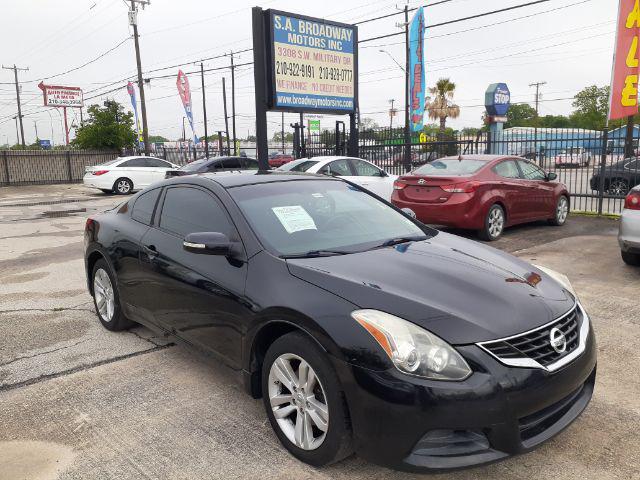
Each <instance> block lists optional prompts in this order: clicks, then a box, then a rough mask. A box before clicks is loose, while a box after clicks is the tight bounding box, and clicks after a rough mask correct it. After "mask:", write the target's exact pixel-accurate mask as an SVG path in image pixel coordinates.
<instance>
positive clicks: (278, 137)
mask: <svg viewBox="0 0 640 480" xmlns="http://www.w3.org/2000/svg"><path fill="white" fill-rule="evenodd" d="M271 141H272V142H274V143H282V132H281V131H280V130H277V131H276V132H274V134H273V137H272V138H271ZM284 141H285V142H286V143H292V142H293V133H292V132H284Z"/></svg>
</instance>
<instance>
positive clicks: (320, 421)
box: [262, 333, 353, 467]
mask: <svg viewBox="0 0 640 480" xmlns="http://www.w3.org/2000/svg"><path fill="white" fill-rule="evenodd" d="M262 393H263V402H264V407H265V410H266V412H267V416H268V417H269V421H270V422H271V426H272V427H273V430H274V431H275V433H276V435H277V436H278V439H279V440H280V442H281V443H282V445H284V447H285V448H286V449H287V450H288V451H289V452H290V453H291V454H292V455H293V456H294V457H296V458H297V459H299V460H301V461H303V462H305V463H308V464H310V465H313V466H316V467H320V466H323V465H328V464H330V463H334V462H337V461H339V460H342V459H343V458H345V457H347V456H349V455H351V453H352V452H353V448H352V437H351V426H350V423H349V417H348V414H347V407H346V402H345V400H344V392H343V391H342V387H341V385H340V383H339V381H338V379H337V376H336V373H335V371H334V369H333V367H332V366H331V363H330V362H329V360H328V359H327V356H326V354H325V353H324V352H323V351H322V349H321V348H320V347H319V346H318V345H317V344H316V343H314V342H313V341H312V340H311V339H309V337H307V336H306V335H303V334H301V333H290V334H287V335H284V336H283V337H280V338H279V339H277V340H276V341H275V342H274V343H273V344H272V345H271V346H270V347H269V350H268V351H267V354H266V356H265V359H264V363H263V366H262Z"/></svg>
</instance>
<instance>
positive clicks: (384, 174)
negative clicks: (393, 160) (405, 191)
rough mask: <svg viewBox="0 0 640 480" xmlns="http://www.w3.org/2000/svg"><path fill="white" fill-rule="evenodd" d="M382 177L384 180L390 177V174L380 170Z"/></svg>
mask: <svg viewBox="0 0 640 480" xmlns="http://www.w3.org/2000/svg"><path fill="white" fill-rule="evenodd" d="M380 176H381V177H382V178H384V177H388V176H389V174H388V173H387V172H385V171H384V170H380Z"/></svg>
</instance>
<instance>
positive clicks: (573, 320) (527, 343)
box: [478, 305, 588, 370]
mask: <svg viewBox="0 0 640 480" xmlns="http://www.w3.org/2000/svg"><path fill="white" fill-rule="evenodd" d="M583 326H584V327H585V328H583ZM555 328H557V329H558V330H559V331H560V332H562V333H563V334H564V337H565V339H566V349H565V350H564V351H562V352H557V351H556V350H555V349H554V348H553V347H552V346H551V341H550V338H551V331H552V330H553V329H555ZM587 334H588V319H587V317H586V314H585V313H584V310H583V309H582V308H581V307H579V305H576V306H575V307H574V308H572V309H571V310H570V311H569V312H567V313H566V314H564V315H563V316H562V317H560V318H558V319H556V320H554V321H553V322H551V323H548V324H546V325H543V326H542V327H539V328H536V329H534V330H530V331H528V332H524V333H521V334H519V335H514V336H512V337H508V338H502V339H499V340H492V341H489V342H482V343H479V344H478V345H479V346H480V347H482V348H483V349H484V350H486V351H487V352H489V353H490V354H491V355H493V356H494V357H496V358H497V359H498V360H500V361H501V362H502V363H505V364H507V365H512V366H521V367H538V368H544V369H548V370H553V369H555V368H553V367H557V368H559V366H558V364H564V363H565V362H563V360H564V359H566V360H567V361H570V360H571V359H572V358H575V356H577V355H579V354H580V353H581V351H582V350H584V342H585V341H586V335H587ZM560 366H561V365H560Z"/></svg>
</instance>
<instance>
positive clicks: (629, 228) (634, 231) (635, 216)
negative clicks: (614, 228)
mask: <svg viewBox="0 0 640 480" xmlns="http://www.w3.org/2000/svg"><path fill="white" fill-rule="evenodd" d="M618 243H619V244H620V249H621V250H622V251H624V252H630V253H640V210H629V209H624V210H623V211H622V215H621V216H620V230H619V232H618Z"/></svg>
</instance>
